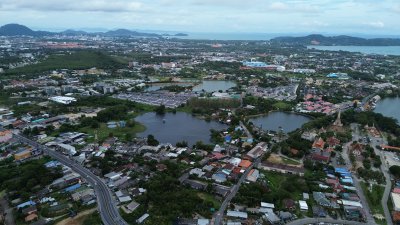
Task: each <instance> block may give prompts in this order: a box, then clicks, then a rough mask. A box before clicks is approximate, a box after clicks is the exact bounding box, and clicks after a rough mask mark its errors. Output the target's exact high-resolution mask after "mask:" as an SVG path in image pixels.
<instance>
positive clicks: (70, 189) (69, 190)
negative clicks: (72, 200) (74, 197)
mask: <svg viewBox="0 0 400 225" xmlns="http://www.w3.org/2000/svg"><path fill="white" fill-rule="evenodd" d="M80 187H81V184H80V183H77V184H74V185H72V186H69V187H67V188H65V189H64V191H66V192H72V191H75V190H76V189H78V188H80Z"/></svg>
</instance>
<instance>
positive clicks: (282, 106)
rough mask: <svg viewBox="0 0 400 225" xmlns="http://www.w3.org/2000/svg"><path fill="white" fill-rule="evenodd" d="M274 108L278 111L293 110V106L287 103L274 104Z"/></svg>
mask: <svg viewBox="0 0 400 225" xmlns="http://www.w3.org/2000/svg"><path fill="white" fill-rule="evenodd" d="M273 107H274V108H276V109H278V110H283V111H290V110H291V109H292V105H290V104H288V103H286V102H277V103H275V104H273Z"/></svg>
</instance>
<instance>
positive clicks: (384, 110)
mask: <svg viewBox="0 0 400 225" xmlns="http://www.w3.org/2000/svg"><path fill="white" fill-rule="evenodd" d="M374 112H376V113H381V114H382V115H384V116H386V117H392V118H395V119H397V122H398V123H399V122H400V97H396V98H384V99H382V100H380V101H379V102H378V103H377V104H376V107H375V109H374Z"/></svg>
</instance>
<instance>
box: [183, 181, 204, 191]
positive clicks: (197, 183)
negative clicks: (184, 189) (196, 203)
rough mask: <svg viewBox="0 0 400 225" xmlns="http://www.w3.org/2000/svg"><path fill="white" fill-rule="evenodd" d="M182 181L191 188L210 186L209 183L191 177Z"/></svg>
mask: <svg viewBox="0 0 400 225" xmlns="http://www.w3.org/2000/svg"><path fill="white" fill-rule="evenodd" d="M182 183H183V184H186V185H189V186H190V187H191V188H193V189H196V190H205V189H206V188H207V186H208V184H207V183H204V182H201V181H197V180H190V179H186V180H184V181H183V182H182Z"/></svg>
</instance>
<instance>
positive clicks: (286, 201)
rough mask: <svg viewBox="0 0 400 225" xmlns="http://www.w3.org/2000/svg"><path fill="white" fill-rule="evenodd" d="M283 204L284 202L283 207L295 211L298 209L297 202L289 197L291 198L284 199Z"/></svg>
mask: <svg viewBox="0 0 400 225" xmlns="http://www.w3.org/2000/svg"><path fill="white" fill-rule="evenodd" d="M282 204H283V207H285V208H286V209H287V210H291V211H293V210H295V209H296V203H295V202H294V200H293V199H289V198H286V199H283V200H282Z"/></svg>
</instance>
